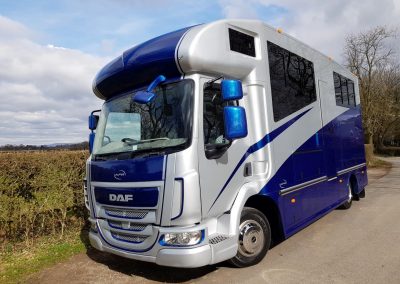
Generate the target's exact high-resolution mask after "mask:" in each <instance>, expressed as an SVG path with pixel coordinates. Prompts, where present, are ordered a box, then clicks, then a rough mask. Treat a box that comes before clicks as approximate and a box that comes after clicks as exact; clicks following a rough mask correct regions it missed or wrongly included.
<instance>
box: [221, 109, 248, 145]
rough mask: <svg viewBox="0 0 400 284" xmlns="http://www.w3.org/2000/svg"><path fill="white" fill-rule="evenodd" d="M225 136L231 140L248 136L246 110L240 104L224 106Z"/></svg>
mask: <svg viewBox="0 0 400 284" xmlns="http://www.w3.org/2000/svg"><path fill="white" fill-rule="evenodd" d="M224 124H225V137H226V138H227V139H229V140H234V139H238V138H243V137H246V136H247V121H246V111H245V110H244V108H243V107H240V106H226V107H224Z"/></svg>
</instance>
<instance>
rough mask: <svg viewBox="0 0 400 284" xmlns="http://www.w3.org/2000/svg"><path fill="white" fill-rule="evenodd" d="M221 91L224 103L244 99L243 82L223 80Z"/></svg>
mask: <svg viewBox="0 0 400 284" xmlns="http://www.w3.org/2000/svg"><path fill="white" fill-rule="evenodd" d="M221 90H222V99H223V100H224V101H236V100H240V99H241V98H243V89H242V82H241V81H239V80H222V82H221Z"/></svg>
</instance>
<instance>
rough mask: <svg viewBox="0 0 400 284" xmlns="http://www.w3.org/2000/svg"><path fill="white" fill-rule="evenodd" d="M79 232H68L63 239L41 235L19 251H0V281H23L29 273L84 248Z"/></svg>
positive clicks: (57, 261)
mask: <svg viewBox="0 0 400 284" xmlns="http://www.w3.org/2000/svg"><path fill="white" fill-rule="evenodd" d="M85 242H86V243H87V241H86V240H84V241H82V240H81V238H80V232H76V231H74V232H69V233H68V234H67V235H66V236H65V237H64V238H63V239H59V238H56V237H42V238H40V239H37V240H36V241H35V243H34V244H33V245H31V246H29V247H27V248H24V249H21V250H20V251H13V252H1V254H0V283H19V282H23V281H24V280H25V279H26V278H27V277H28V276H30V275H31V274H33V273H35V272H38V271H40V270H42V269H44V268H46V267H49V266H52V265H54V264H56V263H59V262H61V261H63V260H65V259H67V258H69V257H71V256H73V255H75V254H77V253H80V252H83V251H85V250H86V246H85Z"/></svg>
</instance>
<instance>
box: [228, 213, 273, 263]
mask: <svg viewBox="0 0 400 284" xmlns="http://www.w3.org/2000/svg"><path fill="white" fill-rule="evenodd" d="M238 242H239V248H238V252H237V254H236V256H235V257H233V258H231V259H230V260H229V262H230V263H231V264H233V265H234V266H236V267H247V266H251V265H255V264H257V263H259V262H260V261H261V260H262V259H263V258H264V256H265V255H266V254H267V251H268V249H269V247H270V245H271V227H270V225H269V222H268V219H267V218H266V217H265V215H264V214H263V213H261V212H260V211H258V210H257V209H254V208H250V207H244V208H243V211H242V215H241V217H240V225H239V240H238Z"/></svg>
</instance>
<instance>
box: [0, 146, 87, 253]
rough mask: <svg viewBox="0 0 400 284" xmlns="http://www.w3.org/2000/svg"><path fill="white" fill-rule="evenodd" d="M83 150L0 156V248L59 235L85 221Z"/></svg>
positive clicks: (85, 152) (3, 154) (5, 154)
mask: <svg viewBox="0 0 400 284" xmlns="http://www.w3.org/2000/svg"><path fill="white" fill-rule="evenodd" d="M88 155H89V154H88V152H87V151H61V150H60V151H36V152H7V153H1V152H0V246H1V247H2V248H4V245H5V244H13V243H18V242H21V241H25V242H26V243H28V244H29V242H31V241H32V240H34V239H35V238H37V237H40V236H44V235H58V236H60V237H62V236H63V234H64V233H65V230H68V229H69V228H71V227H75V228H76V227H79V226H82V225H83V224H84V222H85V220H86V214H87V212H86V208H85V206H84V198H83V189H82V188H83V183H82V180H83V177H84V172H85V160H86V158H87V157H88Z"/></svg>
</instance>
